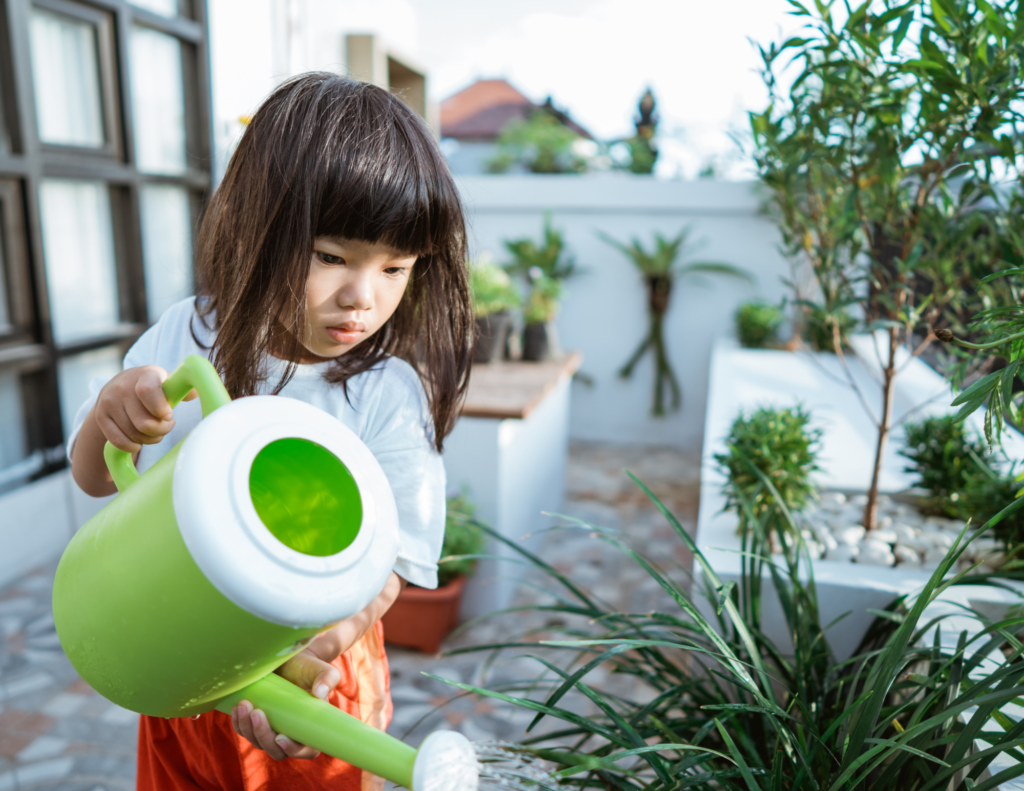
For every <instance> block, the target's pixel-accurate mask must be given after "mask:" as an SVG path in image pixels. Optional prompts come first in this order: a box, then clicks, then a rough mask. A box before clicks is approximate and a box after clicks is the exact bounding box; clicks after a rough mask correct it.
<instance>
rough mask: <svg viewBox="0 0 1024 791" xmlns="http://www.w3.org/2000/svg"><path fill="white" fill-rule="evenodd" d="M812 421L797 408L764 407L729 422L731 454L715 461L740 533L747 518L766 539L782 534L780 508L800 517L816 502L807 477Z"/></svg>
mask: <svg viewBox="0 0 1024 791" xmlns="http://www.w3.org/2000/svg"><path fill="white" fill-rule="evenodd" d="M810 419H811V418H810V415H808V414H807V413H806V412H804V410H803V407H801V406H796V407H791V408H788V409H773V408H769V407H766V408H763V409H759V410H757V411H756V412H754V413H753V414H752V415H750V417H745V416H744V415H743V414H742V413H740V416H739V417H737V418H736V420H735V422H733V424H732V428H731V429H730V431H729V437H728V439H727V440H726V441H727V442H728V444H729V451H728V452H727V453H722V454H719V455H716V456H715V461H716V462H718V465H719V467H720V468H721V469H722V471H723V472H724V473H725V475H726V478H727V480H726V483H725V493H726V507H727V508H733V509H735V510H736V511H737V512H738V513H739V515H740V529H741V531H743V530H744V529H745V527H746V525H747V523H748V520H749V518H750V517H751V516H752V517H753V518H756V519H758V520H760V521H761V522H762V523H763V524H764V526H765V528H766V531H767V533H768V534H770V533H771V532H773V531H775V530H781V529H783V528H784V527H785V525H786V524H787V521H786V520H785V518H784V514H783V513H782V511H781V509H780V508H779V507H778V504H779V502H780V501H781V504H782V505H784V506H785V508H786V509H788V510H789V511H790V512H793V511H800V510H802V509H803V508H804V506H806V505H807V502H808V500H810V499H812V498H813V497H814V496H815V492H816V487H815V485H814V484H813V482H812V481H811V475H812V474H813V473H814V472H816V471H817V470H818V465H817V455H818V446H819V441H820V439H821V431H820V430H819V429H811V428H809V427H808V424H809V422H810ZM768 483H770V484H771V486H768ZM748 512H749V513H748Z"/></svg>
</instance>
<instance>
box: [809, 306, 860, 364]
mask: <svg viewBox="0 0 1024 791" xmlns="http://www.w3.org/2000/svg"><path fill="white" fill-rule="evenodd" d="M804 321H805V324H804V336H805V337H806V339H807V340H808V341H810V343H811V345H812V346H813V347H814V348H815V349H817V350H818V351H819V352H832V353H833V354H835V352H836V335H835V331H836V327H837V326H838V328H839V343H840V346H841V348H846V338H847V336H848V335H849V334H850V333H851V332H853V331H854V330H855V329H856V328H857V320H856V319H855V318H853V316H851V315H850V314H849V313H847V312H846V311H845V310H841V309H836V310H826V309H825V308H824V307H822V306H821V305H811V306H809V307H808V308H807V312H806V314H805V316H804Z"/></svg>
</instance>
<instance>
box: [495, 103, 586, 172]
mask: <svg viewBox="0 0 1024 791" xmlns="http://www.w3.org/2000/svg"><path fill="white" fill-rule="evenodd" d="M577 140H582V138H581V137H580V136H579V135H578V134H577V133H576V132H574V131H573V130H572V129H570V128H569V127H567V126H566V125H565V124H563V123H562V122H561V121H560V120H559V119H558V118H556V117H555V116H554V115H553V114H552V113H550V112H548V111H547V110H543V109H541V110H535V111H534V112H533V113H532V114H531V115H530V119H529V120H528V121H523V120H518V119H517V120H514V121H510V122H509V123H508V124H507V125H506V126H505V128H504V129H502V130H501V134H500V135H499V136H498V152H497V153H496V154H495V156H494V157H493V158H492V159H491V160H490V162H488V163H487V168H488V170H489V171H490V172H491V173H507V172H508V171H509V170H511V169H512V168H514V167H516V166H520V167H522V168H524V169H525V170H528V171H530V172H531V173H583V172H585V171H586V170H587V162H586V160H585V159H583V158H582V157H580V156H577V155H576V154H574V153H573V150H572V149H573V143H575V142H576V141H577Z"/></svg>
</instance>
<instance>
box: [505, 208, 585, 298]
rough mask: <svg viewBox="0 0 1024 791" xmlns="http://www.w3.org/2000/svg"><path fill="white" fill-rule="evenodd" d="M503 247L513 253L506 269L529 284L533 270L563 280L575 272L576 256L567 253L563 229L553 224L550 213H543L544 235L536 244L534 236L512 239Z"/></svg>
mask: <svg viewBox="0 0 1024 791" xmlns="http://www.w3.org/2000/svg"><path fill="white" fill-rule="evenodd" d="M504 244H505V249H506V250H508V251H509V253H511V254H512V261H511V262H510V263H509V264H508V265H507V266H506V267H505V269H506V270H507V271H508V272H509V273H510V274H513V275H520V276H522V277H523V278H525V279H526V282H527V283H529V282H530V280H531V279H532V277H533V275H532V274H531V272H532V271H533V270H540V273H541V274H542V275H544V276H545V277H548V278H553V279H555V280H565V279H566V278H568V277H571V276H572V275H573V274H574V273H575V271H576V259H575V258H573V257H572V256H571V255H569V254H568V252H567V251H566V248H565V239H563V238H562V232H561V231H560V230H558V229H557V228H555V227H554V225H553V224H552V217H551V213H550V212H547V213H545V215H544V238H543V240H542V241H541V243H540V244H539V245H538V244H537V243H536V242H534V241H533V239H531V238H529V237H524V238H522V239H511V240H508V241H506V242H504Z"/></svg>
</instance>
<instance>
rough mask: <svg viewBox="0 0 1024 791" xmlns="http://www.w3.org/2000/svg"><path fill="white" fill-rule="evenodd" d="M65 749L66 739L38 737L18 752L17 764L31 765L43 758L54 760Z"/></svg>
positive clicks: (66, 746)
mask: <svg viewBox="0 0 1024 791" xmlns="http://www.w3.org/2000/svg"><path fill="white" fill-rule="evenodd" d="M67 748H68V740H67V739H57V738H54V737H53V736H40V737H39V738H38V739H35V740H33V741H32V742H31V743H30V744H29V745H28V746H27V747H26V748H25V749H23V750H22V751H21V752H19V753H18V755H17V758H18V762H19V763H31V762H32V761H41V760H43V759H44V758H54V757H56V756H59V755H61V754H62V753H63V752H64V751H65V750H66V749H67Z"/></svg>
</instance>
